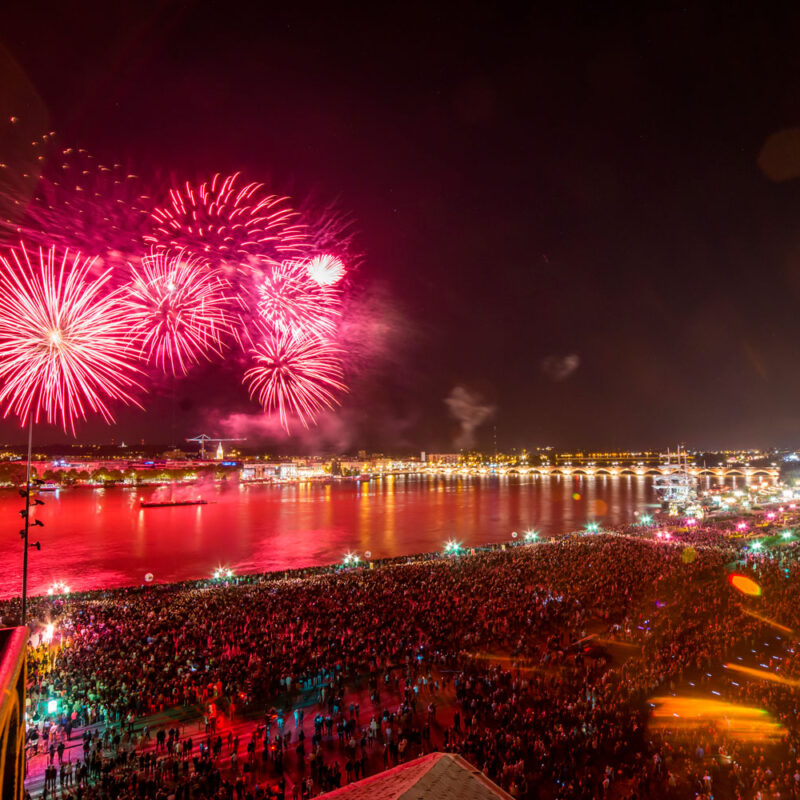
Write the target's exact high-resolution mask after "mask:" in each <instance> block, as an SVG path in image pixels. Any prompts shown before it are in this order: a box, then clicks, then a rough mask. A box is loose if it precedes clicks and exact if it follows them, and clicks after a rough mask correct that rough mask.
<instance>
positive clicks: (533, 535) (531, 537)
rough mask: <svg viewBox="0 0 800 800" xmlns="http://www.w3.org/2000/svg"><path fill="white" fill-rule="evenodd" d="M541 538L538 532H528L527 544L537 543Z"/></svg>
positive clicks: (526, 534) (526, 535) (526, 536)
mask: <svg viewBox="0 0 800 800" xmlns="http://www.w3.org/2000/svg"><path fill="white" fill-rule="evenodd" d="M538 538H539V534H538V533H536V531H526V532H525V541H526V542H535V541H536V540H537V539H538Z"/></svg>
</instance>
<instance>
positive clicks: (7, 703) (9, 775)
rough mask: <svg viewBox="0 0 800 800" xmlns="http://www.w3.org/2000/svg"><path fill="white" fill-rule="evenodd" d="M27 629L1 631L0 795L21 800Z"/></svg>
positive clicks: (2, 629)
mask: <svg viewBox="0 0 800 800" xmlns="http://www.w3.org/2000/svg"><path fill="white" fill-rule="evenodd" d="M27 640H28V629H27V628H25V627H17V628H0V789H2V791H0V796H2V798H3V800H21V798H22V796H23V784H24V781H25V723H24V714H25V669H26V659H27V650H26V644H27Z"/></svg>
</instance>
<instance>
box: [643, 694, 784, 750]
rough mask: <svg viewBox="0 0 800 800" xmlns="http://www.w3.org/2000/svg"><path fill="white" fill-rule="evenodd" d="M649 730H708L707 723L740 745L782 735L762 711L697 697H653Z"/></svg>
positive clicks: (771, 719) (768, 715) (770, 717)
mask: <svg viewBox="0 0 800 800" xmlns="http://www.w3.org/2000/svg"><path fill="white" fill-rule="evenodd" d="M650 702H651V703H652V704H653V705H654V706H655V708H654V709H653V714H652V717H651V720H650V727H651V728H652V729H654V730H662V731H664V732H670V731H672V732H678V731H697V730H700V729H707V728H708V726H709V723H711V724H713V725H714V726H715V727H716V728H717V729H718V730H720V731H723V732H724V733H725V735H726V736H730V737H731V738H734V739H738V740H739V741H766V740H770V739H776V738H778V737H779V736H781V734H782V728H781V726H780V724H779V723H778V722H776V721H775V719H774V718H773V717H772V716H771V715H770V713H769V712H768V711H766V710H765V709H763V708H753V707H752V706H740V705H737V704H735V703H726V702H724V701H721V700H706V699H703V698H699V697H669V696H667V697H654V698H652V699H651V701H650Z"/></svg>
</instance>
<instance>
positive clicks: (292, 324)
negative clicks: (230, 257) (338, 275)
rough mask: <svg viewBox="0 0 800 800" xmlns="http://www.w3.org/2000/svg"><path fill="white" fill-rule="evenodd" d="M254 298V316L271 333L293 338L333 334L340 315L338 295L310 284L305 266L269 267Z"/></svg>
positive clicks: (285, 263)
mask: <svg viewBox="0 0 800 800" xmlns="http://www.w3.org/2000/svg"><path fill="white" fill-rule="evenodd" d="M258 294H259V299H258V313H259V314H260V315H261V317H262V319H263V320H264V321H265V322H266V323H267V325H268V326H269V327H270V328H271V329H272V330H274V331H277V332H279V333H284V334H289V335H291V336H293V337H296V338H300V337H303V336H320V337H328V336H331V335H333V334H334V333H335V330H336V323H337V321H338V318H339V316H340V315H341V309H340V299H339V293H338V292H337V291H336V290H335V289H333V288H331V287H330V286H328V285H326V284H322V283H320V282H319V281H316V280H314V278H313V277H312V275H311V272H310V270H309V268H308V266H307V264H306V263H304V262H300V261H282V262H281V263H280V264H270V265H269V266H267V267H266V268H265V269H264V272H263V276H262V277H261V279H260V282H259V290H258Z"/></svg>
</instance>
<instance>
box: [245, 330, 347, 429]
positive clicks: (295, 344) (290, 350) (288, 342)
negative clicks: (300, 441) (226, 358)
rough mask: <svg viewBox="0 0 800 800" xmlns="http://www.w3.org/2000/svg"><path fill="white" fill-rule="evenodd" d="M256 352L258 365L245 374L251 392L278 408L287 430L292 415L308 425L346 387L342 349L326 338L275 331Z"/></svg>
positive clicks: (270, 409) (269, 409)
mask: <svg viewBox="0 0 800 800" xmlns="http://www.w3.org/2000/svg"><path fill="white" fill-rule="evenodd" d="M252 353H253V355H254V356H255V360H256V366H254V367H251V368H250V369H249V370H247V372H246V373H245V376H244V379H245V383H246V384H248V389H249V391H250V396H251V397H253V398H256V399H257V400H258V402H259V403H260V404H261V405H262V406H263V408H264V410H265V411H267V412H270V413H274V412H277V413H278V415H279V417H280V421H281V425H282V426H283V427H284V429H285V430H286V431H287V433H288V432H289V417H290V416H294V417H297V418H298V419H299V420H300V422H301V423H302V424H303V425H304V426H305V427H306V428H307V427H308V424H309V422H313V421H314V420H315V418H316V416H317V415H318V414H319V413H320V412H321V411H323V410H324V409H325V408H333V406H334V404H335V403H336V402H337V401H336V393H337V392H341V391H345V386H344V384H343V383H342V378H343V374H342V362H341V351H340V350H339V348H338V347H336V345H334V344H333V343H332V342H330V341H328V340H326V339H320V338H318V337H306V338H299V339H298V338H294V337H292V336H289V335H286V334H281V333H278V334H272V335H267V336H265V337H264V340H263V341H262V342H261V343H260V344H259V345H257V346H256V347H255V348H254V349H253V351H252Z"/></svg>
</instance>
